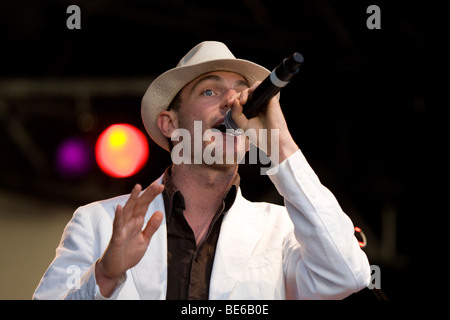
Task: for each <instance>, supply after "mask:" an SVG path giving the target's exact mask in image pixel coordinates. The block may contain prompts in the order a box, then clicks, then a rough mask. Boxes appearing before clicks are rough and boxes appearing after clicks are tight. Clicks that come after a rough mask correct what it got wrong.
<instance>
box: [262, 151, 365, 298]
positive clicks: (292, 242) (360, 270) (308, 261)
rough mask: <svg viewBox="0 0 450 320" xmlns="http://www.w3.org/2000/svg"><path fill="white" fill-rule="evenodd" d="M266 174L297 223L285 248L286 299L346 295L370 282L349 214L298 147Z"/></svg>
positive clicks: (339, 296) (286, 241)
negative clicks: (343, 209)
mask: <svg viewBox="0 0 450 320" xmlns="http://www.w3.org/2000/svg"><path fill="white" fill-rule="evenodd" d="M267 173H268V175H269V177H270V179H271V180H272V182H273V183H274V185H275V187H276V188H277V190H278V192H279V193H280V194H281V195H282V196H283V197H284V201H285V206H286V209H287V211H288V214H289V216H290V218H291V220H292V222H293V224H294V232H293V234H290V235H289V236H288V237H287V238H286V239H285V243H284V247H283V268H284V273H285V279H286V280H285V283H286V297H287V298H288V299H342V298H345V297H346V296H348V295H350V294H352V293H354V292H357V291H359V290H361V289H363V288H365V287H367V286H368V284H369V281H370V265H369V262H368V260H367V257H366V255H365V253H364V252H363V251H362V250H361V249H360V247H359V245H358V242H357V240H356V238H355V237H354V227H353V224H352V222H351V220H350V218H349V217H348V216H347V215H346V214H345V213H344V212H343V211H342V209H341V207H340V206H339V204H338V202H337V200H336V198H335V197H334V195H333V194H332V193H331V192H330V191H329V190H328V189H327V188H326V187H324V186H323V185H322V184H321V183H320V181H319V179H318V177H317V176H316V174H315V173H314V171H313V170H312V168H311V167H310V166H309V164H308V163H307V161H306V159H305V157H304V156H303V154H302V153H301V151H300V150H298V151H297V152H295V153H294V154H293V155H291V156H290V157H289V158H288V159H286V160H285V161H283V162H282V163H281V164H280V165H279V166H277V167H274V168H272V169H271V170H269V171H268V172H267Z"/></svg>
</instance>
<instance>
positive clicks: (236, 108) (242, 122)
mask: <svg viewBox="0 0 450 320" xmlns="http://www.w3.org/2000/svg"><path fill="white" fill-rule="evenodd" d="M230 107H231V117H232V118H233V120H234V122H235V123H236V124H237V125H238V127H239V128H241V129H245V128H246V126H247V123H248V119H247V117H246V116H245V114H244V113H243V107H242V105H241V103H240V101H239V99H238V98H236V99H234V100H233V102H232V103H230Z"/></svg>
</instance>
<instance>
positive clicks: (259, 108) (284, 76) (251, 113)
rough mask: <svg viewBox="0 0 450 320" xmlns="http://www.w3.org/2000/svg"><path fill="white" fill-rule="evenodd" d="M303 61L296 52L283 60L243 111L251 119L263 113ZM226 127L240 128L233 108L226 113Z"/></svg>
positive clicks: (251, 97) (256, 91)
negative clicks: (233, 116) (235, 120)
mask: <svg viewBox="0 0 450 320" xmlns="http://www.w3.org/2000/svg"><path fill="white" fill-rule="evenodd" d="M302 63H303V56H302V55H301V54H300V53H298V52H295V53H293V54H292V55H291V56H290V57H288V58H286V59H284V60H283V62H281V63H280V64H279V65H278V66H277V67H276V68H275V69H274V70H273V71H272V72H271V73H270V75H269V76H268V77H267V78H266V79H264V81H263V82H262V83H261V84H260V85H259V86H258V87H257V88H256V89H255V91H254V92H253V93H252V95H251V96H249V98H248V100H247V103H246V104H245V106H244V109H243V113H244V115H245V116H246V117H247V118H248V119H250V118H253V117H255V116H257V115H258V114H260V113H263V112H264V111H265V110H266V108H267V105H268V103H269V101H270V99H272V98H273V97H274V96H275V95H276V94H277V93H278V92H279V91H280V90H281V88H283V87H285V86H286V85H287V84H288V83H289V81H290V80H291V79H292V78H293V77H294V76H295V75H296V74H297V73H298V70H299V68H300V66H301V65H302ZM224 122H225V127H226V128H227V129H234V130H237V129H239V126H238V125H237V124H236V122H234V120H233V118H232V116H231V110H229V111H228V112H227V114H226V115H225V121H224Z"/></svg>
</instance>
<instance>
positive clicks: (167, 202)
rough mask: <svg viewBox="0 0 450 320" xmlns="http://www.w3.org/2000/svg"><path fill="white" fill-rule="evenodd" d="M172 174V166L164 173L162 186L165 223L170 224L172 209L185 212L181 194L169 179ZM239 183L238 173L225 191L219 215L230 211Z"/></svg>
mask: <svg viewBox="0 0 450 320" xmlns="http://www.w3.org/2000/svg"><path fill="white" fill-rule="evenodd" d="M171 174H172V166H169V167H168V168H167V169H166V171H165V172H164V177H163V184H164V192H163V196H164V206H165V209H166V219H167V222H168V223H169V222H170V218H171V216H172V212H173V209H174V208H179V209H180V210H186V204H185V201H184V197H183V194H182V193H181V191H180V190H179V189H178V188H177V187H176V186H175V184H174V182H173V179H172V177H171ZM240 182H241V177H240V175H239V173H236V176H235V178H234V180H233V181H232V183H231V184H230V186H229V187H228V189H227V190H226V191H225V193H224V196H223V198H222V206H221V207H220V208H221V209H219V210H221V211H220V213H223V212H227V211H228V210H230V208H231V206H232V205H233V204H234V201H235V200H236V196H237V192H238V189H239V184H240Z"/></svg>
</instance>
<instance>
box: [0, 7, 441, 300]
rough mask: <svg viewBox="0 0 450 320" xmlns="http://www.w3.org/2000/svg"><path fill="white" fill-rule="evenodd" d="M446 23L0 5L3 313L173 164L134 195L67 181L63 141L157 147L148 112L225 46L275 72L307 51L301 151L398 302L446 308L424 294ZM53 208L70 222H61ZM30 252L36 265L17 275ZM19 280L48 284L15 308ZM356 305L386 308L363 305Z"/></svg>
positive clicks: (357, 14) (429, 18) (253, 177)
mask: <svg viewBox="0 0 450 320" xmlns="http://www.w3.org/2000/svg"><path fill="white" fill-rule="evenodd" d="M70 4H77V5H78V6H79V7H80V9H81V29H80V30H69V29H68V28H67V27H66V20H67V18H68V17H69V14H67V13H66V8H67V7H68V6H69V5H70ZM371 4H376V5H378V6H379V7H380V9H381V29H379V30H377V29H374V30H369V29H368V28H367V27H366V20H367V18H368V17H369V15H370V14H368V13H366V9H367V7H368V6H369V5H371ZM441 16H442V18H441ZM443 21H444V17H443V8H442V7H439V6H438V5H437V4H433V3H432V2H425V1H421V2H417V3H416V2H410V1H378V0H375V1H365V0H364V1H356V0H353V1H333V0H306V1H291V0H290V1H267V0H242V1H235V2H234V1H200V0H196V1H181V0H165V1H156V0H153V1H152V0H150V1H144V0H127V1H119V0H115V1H92V0H89V1H88V0H85V1H56V0H54V1H51V0H48V1H35V0H30V1H2V2H0V30H1V31H0V32H1V33H0V34H1V36H0V39H1V51H0V57H1V60H0V61H1V71H0V121H1V126H0V148H1V151H2V152H1V153H2V156H1V157H0V168H1V175H0V191H1V196H0V199H2V200H1V201H2V202H1V204H2V207H0V217H2V222H1V224H2V227H1V228H2V229H1V230H3V231H4V232H3V235H2V237H3V238H2V245H1V246H2V251H3V252H2V253H1V257H0V259H2V261H3V265H4V266H3V267H2V268H3V269H2V272H1V274H2V275H1V276H0V277H3V279H2V278H0V282H1V281H3V285H1V283H0V292H1V293H0V297H1V298H18V299H27V298H30V297H31V294H32V290H33V289H34V288H35V287H36V286H37V283H38V281H39V278H40V276H41V275H42V274H43V272H44V271H45V268H46V267H47V265H48V264H49V263H50V261H51V259H52V257H53V255H54V249H55V248H56V246H57V244H58V241H59V237H60V235H61V232H62V228H63V227H64V225H65V223H66V222H67V221H68V219H70V215H71V213H72V212H73V211H74V210H75V209H76V207H78V206H80V205H83V204H85V203H88V202H91V201H95V200H99V199H103V198H107V197H112V196H115V195H119V194H123V193H128V192H129V190H131V188H132V186H133V185H134V184H135V183H137V182H139V183H142V184H143V185H148V184H149V183H150V182H152V181H153V180H154V179H156V178H157V177H159V176H160V175H161V174H162V172H163V170H164V169H165V167H167V166H168V165H169V163H170V157H169V154H168V153H167V152H165V151H163V150H162V149H161V148H159V147H158V146H157V145H156V144H155V143H153V142H152V141H149V147H150V158H149V161H148V163H147V164H146V166H145V167H144V168H143V169H142V170H141V171H140V172H139V173H138V174H136V175H134V176H132V177H129V178H124V179H116V178H111V177H108V176H107V175H105V174H104V173H103V172H102V171H101V170H100V169H99V168H98V167H97V166H96V165H95V164H94V165H93V166H92V167H91V169H90V170H89V171H87V173H86V174H84V175H82V176H79V177H76V178H73V177H72V178H70V179H68V178H67V177H64V176H62V175H60V174H59V173H58V171H57V170H56V167H55V160H54V157H55V152H56V148H57V146H58V145H59V144H60V143H61V141H63V140H64V139H67V138H69V137H73V136H78V137H82V138H83V139H85V140H86V141H88V142H89V143H90V145H91V146H93V145H94V144H95V141H96V139H97V137H98V135H99V134H100V133H101V132H102V131H103V130H104V129H105V128H106V127H108V126H109V125H111V124H113V123H119V122H126V123H130V124H132V125H134V126H136V127H138V128H139V129H141V130H143V131H145V130H144V127H143V125H142V122H141V118H140V101H141V98H142V96H143V94H144V92H145V90H146V88H147V87H148V85H149V84H150V83H151V81H152V79H154V77H156V76H158V75H159V74H161V73H162V72H164V71H166V70H168V69H170V68H172V67H175V66H176V64H177V63H178V61H179V60H180V58H181V57H182V56H183V55H184V54H185V53H186V52H187V51H188V50H190V49H191V48H192V47H193V46H194V45H196V44H197V43H199V42H201V41H204V40H218V41H223V42H225V43H226V44H227V46H228V47H229V48H230V49H231V50H232V52H233V53H234V54H235V56H236V57H238V58H243V59H248V60H252V61H254V62H256V63H259V64H261V65H263V66H265V67H266V68H268V69H272V68H274V67H275V66H276V65H277V64H278V63H279V62H280V61H281V60H282V59H283V58H285V57H287V56H288V55H290V54H291V53H292V52H294V51H299V52H301V53H302V54H303V55H304V57H305V63H304V65H303V67H302V69H301V72H300V73H299V75H298V76H296V78H295V79H294V80H293V81H292V82H291V83H290V84H289V85H288V86H287V87H286V88H285V89H283V91H282V94H281V104H282V107H283V111H284V112H285V115H286V118H287V122H288V124H289V126H290V129H291V132H292V134H293V136H294V137H295V140H296V141H297V143H298V145H299V146H300V148H301V149H302V151H303V153H304V154H305V156H306V157H307V159H308V161H309V162H310V164H311V166H312V167H313V169H314V170H315V171H316V173H317V174H318V176H319V178H320V179H321V181H322V183H323V184H324V185H325V186H327V187H328V188H329V189H331V191H332V192H333V193H334V194H335V195H336V197H337V199H338V200H339V202H340V204H341V205H342V207H343V209H344V211H346V212H347V214H348V215H349V216H350V217H351V218H352V220H353V221H354V223H355V225H357V226H360V227H361V228H362V229H363V231H364V232H365V233H366V235H367V238H368V246H367V248H366V252H367V254H368V256H369V260H370V262H371V264H374V265H378V266H380V268H381V287H382V289H383V291H384V292H385V293H386V295H387V296H388V297H389V298H390V299H406V298H412V297H420V296H421V295H425V296H427V297H430V296H434V295H437V293H435V292H434V291H432V290H431V289H427V288H426V286H425V285H426V284H429V283H432V282H433V280H431V279H432V275H433V274H439V271H438V270H439V268H440V267H439V265H440V266H442V265H441V264H436V262H434V258H435V256H434V254H432V253H431V252H432V251H431V248H432V247H437V245H438V243H436V241H438V240H437V238H436V234H438V233H441V232H444V231H442V230H440V228H441V226H440V219H439V218H440V217H444V216H445V213H448V210H446V211H445V210H442V209H438V208H437V207H435V206H433V203H435V202H436V198H441V199H442V197H439V196H437V193H435V192H437V191H438V190H441V191H443V190H445V183H446V180H445V179H444V178H443V177H441V176H440V171H438V170H437V164H438V162H440V161H439V159H441V157H440V156H439V154H438V153H436V150H437V149H436V148H435V147H436V146H437V147H439V148H440V149H439V150H445V148H443V147H444V146H445V144H444V143H442V144H441V143H439V144H437V143H436V141H437V137H438V136H439V135H438V132H437V131H436V132H435V130H439V129H442V128H443V127H440V126H438V125H437V124H436V122H434V120H433V121H432V118H433V117H434V115H435V111H436V110H437V109H438V108H439V107H442V105H443V102H442V101H440V100H439V99H438V96H439V93H441V92H443V91H442V90H440V89H438V86H437V82H436V80H437V79H440V78H438V77H439V74H440V71H441V70H442V69H441V64H440V62H439V61H438V58H439V56H440V52H441V46H443V45H444V44H445V41H443V40H444V39H445V37H446V34H445V33H442V26H443V24H444V23H443ZM447 38H448V37H447ZM434 78H436V80H435V79H434ZM442 78H443V79H445V74H443V75H442ZM445 81H446V79H445V80H444V81H443V82H441V83H444V82H445ZM431 132H433V134H431ZM434 132H435V133H434ZM430 158H431V160H432V161H430ZM240 173H241V176H242V184H241V187H242V192H243V194H244V196H246V197H247V198H248V199H250V200H254V201H273V202H276V203H282V199H281V198H280V196H279V195H278V194H277V193H276V191H275V189H274V187H273V186H272V184H271V182H270V180H269V179H268V178H267V177H266V176H260V175H259V167H258V166H257V165H243V166H242V167H241V168H240ZM436 174H438V177H439V178H438V179H437V180H436V182H433V183H431V182H429V178H430V177H433V176H436ZM439 182H441V184H439ZM440 185H444V187H440ZM439 194H441V193H439ZM442 194H444V193H442ZM431 195H433V196H431ZM27 202H29V203H30V205H29V206H25V205H24V204H25V203H27ZM6 204H8V205H6ZM19 204H20V205H19ZM48 206H52V208H53V209H52V212H53V213H52V214H51V215H50V214H49V213H48V212H46V210H47V209H46V208H48ZM54 206H61V207H62V208H64V210H61V212H60V213H57V212H54V211H58V210H56V209H55V207H54ZM55 219H60V220H58V221H61V222H60V223H59V224H58V225H57V226H55V229H52V230H54V234H55V235H53V238H51V240H49V239H48V238H46V237H47V235H48V234H49V233H46V232H39V230H35V231H33V232H34V233H33V234H35V235H36V236H33V237H30V239H28V238H26V237H25V238H23V237H21V239H18V237H17V232H16V231H15V229H14V228H16V227H17V228H19V229H20V230H24V229H23V228H24V225H25V224H28V225H30V228H32V225H34V226H36V228H38V227H39V228H41V227H40V226H41V224H39V223H36V221H55ZM17 221H19V222H17ZM19 229H18V230H19ZM27 230H28V229H27ZM30 230H31V229H30ZM7 232H9V233H7ZM24 233H26V232H24ZM15 236H16V237H15ZM23 239H27V240H26V242H24V243H23V244H21V245H20V246H18V247H17V249H14V250H12V249H11V245H12V244H11V243H15V241H21V240H23ZM45 239H47V240H45ZM44 240H45V241H46V243H48V244H46V246H45V247H42V248H41V247H39V248H40V249H39V250H42V255H44V252H45V257H49V258H46V259H45V260H44V261H41V260H39V258H40V256H42V255H41V254H40V252H39V250H35V249H33V248H34V247H33V242H39V241H44ZM430 240H431V241H430ZM8 248H9V249H8ZM30 251H33V254H32V257H33V258H32V259H31V258H30V259H31V260H23V261H25V262H24V263H19V262H20V261H22V260H20V259H19V258H18V257H19V256H23V255H29V254H30ZM33 259H36V262H35V263H34V262H33V261H34V260H33ZM8 261H9V264H8ZM11 261H12V262H11ZM38 261H39V262H38ZM18 264H22V267H23V264H25V265H27V266H28V268H29V269H33V270H34V272H35V275H34V276H33V277H32V278H29V279H27V278H23V280H21V281H20V282H23V283H24V288H27V289H24V291H17V292H15V291H13V289H12V288H10V287H8V283H9V282H7V278H9V277H10V276H8V274H13V273H14V272H15V271H14V270H17V268H18ZM427 266H434V267H433V268H431V269H426V268H425V267H427ZM23 268H25V267H23ZM433 269H434V270H433ZM20 270H22V269H20ZM26 270H28V269H24V271H20V272H21V273H26V272H27V271H26ZM17 277H20V275H17ZM21 279H22V278H21ZM30 288H31V289H30ZM30 290H31V291H30ZM350 299H368V300H371V299H375V297H374V296H373V295H372V293H371V292H370V291H368V290H364V292H361V293H359V294H357V295H354V296H352V297H351V298H350Z"/></svg>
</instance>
